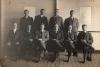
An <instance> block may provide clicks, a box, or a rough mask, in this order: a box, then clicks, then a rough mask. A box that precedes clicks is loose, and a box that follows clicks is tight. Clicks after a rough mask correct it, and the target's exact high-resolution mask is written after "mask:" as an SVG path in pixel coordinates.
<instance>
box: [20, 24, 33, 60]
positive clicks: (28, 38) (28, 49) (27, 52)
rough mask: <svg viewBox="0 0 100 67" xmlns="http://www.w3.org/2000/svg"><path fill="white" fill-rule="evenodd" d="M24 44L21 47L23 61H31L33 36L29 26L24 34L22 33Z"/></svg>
mask: <svg viewBox="0 0 100 67" xmlns="http://www.w3.org/2000/svg"><path fill="white" fill-rule="evenodd" d="M24 35H25V37H24V41H23V42H24V44H23V45H22V47H21V53H22V58H23V59H25V60H31V59H32V58H33V55H34V51H35V49H34V43H33V40H34V34H33V33H32V31H31V25H28V27H27V30H26V32H24Z"/></svg>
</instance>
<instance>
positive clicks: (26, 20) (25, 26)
mask: <svg viewBox="0 0 100 67" xmlns="http://www.w3.org/2000/svg"><path fill="white" fill-rule="evenodd" d="M32 23H33V18H32V17H28V18H25V17H22V18H21V19H20V30H22V31H24V32H26V31H27V29H28V25H32Z"/></svg>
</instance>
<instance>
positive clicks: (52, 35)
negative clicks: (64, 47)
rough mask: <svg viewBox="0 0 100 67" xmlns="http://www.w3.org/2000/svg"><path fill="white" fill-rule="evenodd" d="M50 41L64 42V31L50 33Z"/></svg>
mask: <svg viewBox="0 0 100 67" xmlns="http://www.w3.org/2000/svg"><path fill="white" fill-rule="evenodd" d="M50 39H56V40H59V41H61V42H63V40H64V33H63V31H61V30H59V31H57V32H56V31H51V32H50Z"/></svg>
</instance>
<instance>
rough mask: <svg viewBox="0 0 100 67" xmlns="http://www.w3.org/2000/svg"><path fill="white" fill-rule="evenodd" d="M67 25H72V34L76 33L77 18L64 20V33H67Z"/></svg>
mask: <svg viewBox="0 0 100 67" xmlns="http://www.w3.org/2000/svg"><path fill="white" fill-rule="evenodd" d="M69 25H72V31H73V32H77V31H78V27H79V22H78V19H77V18H73V19H72V18H70V17H69V18H67V19H65V21H64V29H65V30H66V31H68V27H69Z"/></svg>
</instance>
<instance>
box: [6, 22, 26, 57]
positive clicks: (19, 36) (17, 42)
mask: <svg viewBox="0 0 100 67" xmlns="http://www.w3.org/2000/svg"><path fill="white" fill-rule="evenodd" d="M23 40H24V36H23V32H22V31H20V30H18V25H17V23H13V29H12V30H10V31H9V33H8V37H7V41H6V42H7V51H6V52H7V53H8V54H7V55H8V56H9V57H11V58H14V59H15V58H17V57H19V56H20V48H21V45H22V44H23Z"/></svg>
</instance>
